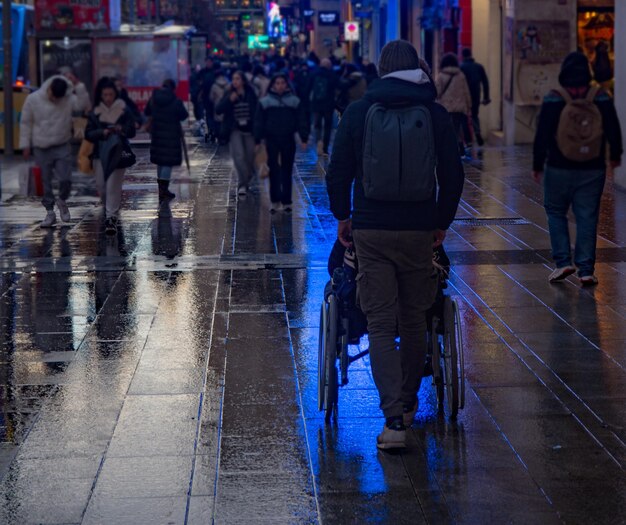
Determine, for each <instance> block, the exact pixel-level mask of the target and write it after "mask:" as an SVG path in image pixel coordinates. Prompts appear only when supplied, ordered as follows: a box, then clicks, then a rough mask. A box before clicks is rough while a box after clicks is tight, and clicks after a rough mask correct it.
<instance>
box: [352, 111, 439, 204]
mask: <svg viewBox="0 0 626 525" xmlns="http://www.w3.org/2000/svg"><path fill="white" fill-rule="evenodd" d="M436 159H437V156H436V153H435V139H434V133H433V124H432V120H431V116H430V111H429V110H428V108H426V107H425V106H409V107H401V108H397V107H395V108H389V107H385V106H383V105H382V104H373V105H372V106H371V107H370V109H369V111H368V112H367V116H366V117H365V133H364V135H363V188H364V190H365V196H366V197H367V198H368V199H376V200H381V201H402V202H419V201H424V200H428V199H430V198H431V197H432V195H433V192H434V191H435V185H436V179H435V169H436Z"/></svg>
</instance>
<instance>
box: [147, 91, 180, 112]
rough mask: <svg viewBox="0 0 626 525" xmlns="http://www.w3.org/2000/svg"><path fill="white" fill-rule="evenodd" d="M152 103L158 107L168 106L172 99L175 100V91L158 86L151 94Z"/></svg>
mask: <svg viewBox="0 0 626 525" xmlns="http://www.w3.org/2000/svg"><path fill="white" fill-rule="evenodd" d="M152 98H153V100H154V105H155V106H158V107H165V106H169V105H170V104H171V103H172V102H174V100H176V93H174V92H173V91H172V90H171V89H165V88H159V89H157V90H156V91H155V92H154V95H152Z"/></svg>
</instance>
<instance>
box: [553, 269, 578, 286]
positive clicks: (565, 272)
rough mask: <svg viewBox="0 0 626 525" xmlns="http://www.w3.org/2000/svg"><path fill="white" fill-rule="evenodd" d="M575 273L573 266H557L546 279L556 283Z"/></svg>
mask: <svg viewBox="0 0 626 525" xmlns="http://www.w3.org/2000/svg"><path fill="white" fill-rule="evenodd" d="M573 273H576V268H574V267H573V266H563V267H562V268H557V269H556V270H554V271H553V272H552V273H551V274H550V277H548V281H549V282H551V283H558V282H560V281H563V280H565V279H567V278H568V277H569V276H570V275H572V274H573Z"/></svg>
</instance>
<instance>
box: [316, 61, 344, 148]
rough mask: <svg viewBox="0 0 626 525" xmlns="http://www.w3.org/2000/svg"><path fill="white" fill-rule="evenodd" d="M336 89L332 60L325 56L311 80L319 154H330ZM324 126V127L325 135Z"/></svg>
mask: <svg viewBox="0 0 626 525" xmlns="http://www.w3.org/2000/svg"><path fill="white" fill-rule="evenodd" d="M336 90H337V77H336V76H335V72H334V71H333V65H332V62H331V61H330V60H329V59H328V58H324V59H322V61H321V62H320V67H319V68H318V70H317V71H316V72H315V73H314V75H313V78H312V80H311V94H310V99H311V113H312V114H313V115H314V117H313V118H314V123H315V137H316V139H317V154H318V155H328V148H329V145H330V135H331V133H332V130H333V115H334V113H335V91H336ZM322 127H323V129H324V134H323V135H322Z"/></svg>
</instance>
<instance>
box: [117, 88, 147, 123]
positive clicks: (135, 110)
mask: <svg viewBox="0 0 626 525" xmlns="http://www.w3.org/2000/svg"><path fill="white" fill-rule="evenodd" d="M120 98H121V99H122V100H123V101H124V102H125V103H126V106H127V107H128V110H129V111H130V114H131V115H132V116H133V118H134V119H135V122H141V121H142V120H143V116H142V114H141V111H139V107H138V106H137V104H135V101H134V100H133V99H132V98H130V95H129V94H128V91H126V89H122V90H121V91H120Z"/></svg>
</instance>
